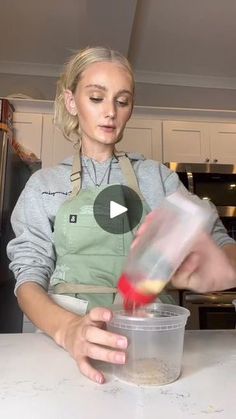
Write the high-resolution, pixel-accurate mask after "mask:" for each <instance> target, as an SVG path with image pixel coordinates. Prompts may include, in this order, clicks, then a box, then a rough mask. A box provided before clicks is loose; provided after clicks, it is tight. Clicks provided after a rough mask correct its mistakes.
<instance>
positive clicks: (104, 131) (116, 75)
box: [66, 62, 133, 145]
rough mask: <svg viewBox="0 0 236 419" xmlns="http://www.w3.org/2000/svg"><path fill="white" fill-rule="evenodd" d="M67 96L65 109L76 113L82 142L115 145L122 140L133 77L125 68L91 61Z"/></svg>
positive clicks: (130, 102)
mask: <svg viewBox="0 0 236 419" xmlns="http://www.w3.org/2000/svg"><path fill="white" fill-rule="evenodd" d="M66 95H67V97H66V103H67V109H68V106H69V109H70V110H71V109H73V111H74V112H75V113H74V114H76V113H77V114H78V118H79V124H80V130H81V134H82V141H83V143H86V144H87V145H89V144H91V143H93V144H94V142H96V143H100V144H103V145H114V144H115V143H116V142H117V141H119V140H120V139H121V137H122V133H123V130H124V128H125V125H126V122H127V121H128V119H129V118H130V115H131V112H132V107H133V85H132V79H131V76H130V74H129V73H128V71H127V70H126V69H125V68H124V67H122V66H121V65H119V64H118V63H111V62H100V63H93V64H91V65H90V66H89V67H88V68H87V69H86V70H85V71H84V72H83V73H82V77H81V79H80V81H79V83H78V85H77V88H76V91H75V93H74V95H73V94H72V93H71V92H69V91H67V93H66ZM69 109H68V110H69ZM70 110H69V111H70ZM71 113H72V112H71Z"/></svg>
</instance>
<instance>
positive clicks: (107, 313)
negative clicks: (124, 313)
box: [103, 311, 111, 322]
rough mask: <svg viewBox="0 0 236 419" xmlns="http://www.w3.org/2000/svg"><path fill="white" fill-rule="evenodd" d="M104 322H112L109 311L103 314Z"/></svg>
mask: <svg viewBox="0 0 236 419" xmlns="http://www.w3.org/2000/svg"><path fill="white" fill-rule="evenodd" d="M103 320H104V321H105V322H109V320H111V313H109V311H105V312H104V313H103Z"/></svg>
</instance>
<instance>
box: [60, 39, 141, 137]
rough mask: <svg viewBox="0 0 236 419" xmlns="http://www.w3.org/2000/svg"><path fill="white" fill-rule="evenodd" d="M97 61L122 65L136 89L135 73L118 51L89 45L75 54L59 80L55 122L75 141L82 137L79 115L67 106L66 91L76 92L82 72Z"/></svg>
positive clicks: (66, 135)
mask: <svg viewBox="0 0 236 419" xmlns="http://www.w3.org/2000/svg"><path fill="white" fill-rule="evenodd" d="M97 62H114V63H118V64H120V65H122V66H123V67H124V68H125V69H126V70H127V71H128V73H129V74H130V76H131V79H132V84H133V89H134V74H133V70H132V68H131V65H130V63H129V61H128V60H127V59H126V58H125V57H124V56H123V55H122V54H121V53H120V52H118V51H115V50H112V49H110V48H106V47H99V46H97V47H92V48H90V47H87V48H85V49H83V50H80V51H78V52H77V53H76V54H74V55H73V56H72V57H71V58H70V60H69V61H68V63H67V64H66V67H65V71H64V73H63V74H62V75H61V77H60V79H59V80H58V82H57V92H56V98H55V104H54V123H55V124H56V125H57V126H58V127H59V128H60V130H61V131H62V132H63V134H64V136H65V137H66V138H67V139H68V140H70V141H73V142H75V143H76V142H78V141H79V139H80V130H79V120H78V116H77V115H75V116H74V115H71V114H70V113H69V112H68V110H67V109H66V106H65V99H64V92H65V90H67V89H68V90H70V91H71V92H72V93H75V90H76V87H77V85H78V82H79V81H80V79H81V75H82V73H83V72H84V71H85V70H86V68H87V67H89V65H90V64H93V63H97Z"/></svg>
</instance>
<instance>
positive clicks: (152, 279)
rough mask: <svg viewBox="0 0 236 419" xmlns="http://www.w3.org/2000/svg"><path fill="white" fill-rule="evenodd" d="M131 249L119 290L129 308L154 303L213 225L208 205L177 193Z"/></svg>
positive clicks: (155, 212) (168, 198)
mask: <svg viewBox="0 0 236 419" xmlns="http://www.w3.org/2000/svg"><path fill="white" fill-rule="evenodd" d="M151 215H152V216H151V217H149V219H148V223H146V226H145V228H144V229H143V232H142V233H141V234H140V236H139V238H138V239H137V240H136V244H135V245H134V246H133V247H132V248H131V251H130V253H129V255H128V258H127V262H126V265H125V267H124V271H123V274H122V276H121V277H120V279H119V282H118V290H119V292H120V293H121V294H122V296H123V298H124V306H125V308H126V309H132V308H133V307H138V306H140V305H145V304H148V303H151V302H153V301H154V300H155V298H156V296H157V295H158V294H159V293H160V292H161V291H162V289H163V288H164V287H165V285H166V284H167V282H168V281H169V280H170V279H171V277H172V275H173V274H174V272H175V271H176V270H177V268H178V267H179V266H180V264H181V263H182V262H183V260H184V259H185V257H186V256H187V255H188V254H189V253H190V252H191V249H192V247H193V245H194V242H195V241H196V240H197V238H198V237H199V234H200V233H201V232H202V231H203V230H205V229H206V228H207V226H208V228H209V224H210V218H211V216H212V212H211V210H210V207H209V206H208V204H206V203H205V202H203V201H201V200H200V199H198V198H196V199H194V198H193V197H192V199H190V195H187V194H183V193H181V192H175V193H173V194H171V195H169V196H168V197H167V198H165V199H164V200H163V203H162V205H161V207H159V208H158V209H157V210H154V211H153V212H152V214H151Z"/></svg>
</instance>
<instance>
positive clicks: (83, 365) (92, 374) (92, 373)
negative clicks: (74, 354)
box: [77, 357, 105, 384]
mask: <svg viewBox="0 0 236 419" xmlns="http://www.w3.org/2000/svg"><path fill="white" fill-rule="evenodd" d="M77 364H78V367H79V369H80V372H81V373H82V374H83V375H85V377H87V378H89V379H90V380H92V381H94V382H95V383H98V384H103V383H104V382H105V377H104V375H103V373H102V372H101V371H98V370H96V369H95V368H94V367H93V366H92V365H91V364H90V363H89V361H88V359H87V358H86V357H83V358H81V359H80V361H78V362H77Z"/></svg>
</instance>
